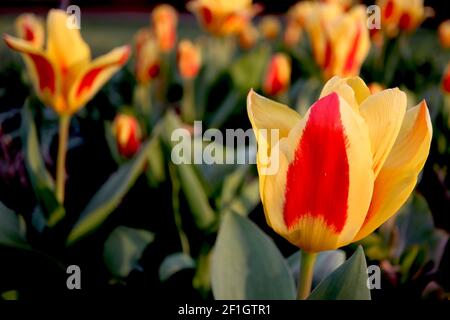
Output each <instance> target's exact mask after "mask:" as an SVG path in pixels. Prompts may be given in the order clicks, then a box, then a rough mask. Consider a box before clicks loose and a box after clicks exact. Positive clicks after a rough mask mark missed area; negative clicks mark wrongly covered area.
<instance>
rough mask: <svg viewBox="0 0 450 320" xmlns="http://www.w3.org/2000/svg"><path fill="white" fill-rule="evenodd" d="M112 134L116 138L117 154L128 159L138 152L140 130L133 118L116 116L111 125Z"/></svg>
mask: <svg viewBox="0 0 450 320" xmlns="http://www.w3.org/2000/svg"><path fill="white" fill-rule="evenodd" d="M113 133H114V135H115V137H116V142H117V148H118V151H119V153H120V154H121V155H122V156H124V157H126V158H130V157H132V156H133V155H135V154H136V152H138V151H139V147H140V146H141V140H142V137H141V130H140V127H139V123H138V121H137V120H136V118H135V117H133V116H131V115H127V114H118V115H117V116H116V117H115V119H114V123H113Z"/></svg>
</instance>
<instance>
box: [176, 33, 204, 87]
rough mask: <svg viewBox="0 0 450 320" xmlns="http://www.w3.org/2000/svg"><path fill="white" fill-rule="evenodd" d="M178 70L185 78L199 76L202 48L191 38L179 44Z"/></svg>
mask: <svg viewBox="0 0 450 320" xmlns="http://www.w3.org/2000/svg"><path fill="white" fill-rule="evenodd" d="M177 61H178V70H179V71H180V74H181V76H182V77H183V78H184V79H192V78H194V77H195V76H197V74H198V71H199V70H200V67H201V64H202V55H201V50H200V48H199V47H198V46H196V45H194V44H193V43H192V42H191V41H189V40H182V41H181V42H180V43H179V44H178V52H177Z"/></svg>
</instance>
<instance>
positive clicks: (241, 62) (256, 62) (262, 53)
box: [230, 46, 270, 94]
mask: <svg viewBox="0 0 450 320" xmlns="http://www.w3.org/2000/svg"><path fill="white" fill-rule="evenodd" d="M269 56H270V48H269V47H268V46H261V47H259V48H257V49H255V50H253V51H251V52H249V53H248V54H245V55H243V56H242V57H241V58H239V59H238V60H237V61H236V62H234V63H233V65H232V66H231V67H230V74H231V78H232V79H233V82H234V84H235V86H236V87H237V88H238V89H239V90H240V91H241V92H242V93H244V94H247V93H248V91H249V90H250V89H251V88H255V89H256V88H259V87H261V83H262V79H263V78H264V72H265V71H266V66H267V62H268V60H269Z"/></svg>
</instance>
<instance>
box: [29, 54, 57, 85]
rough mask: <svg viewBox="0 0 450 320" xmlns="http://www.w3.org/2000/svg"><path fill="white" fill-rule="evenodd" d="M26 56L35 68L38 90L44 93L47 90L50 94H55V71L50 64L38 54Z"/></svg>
mask: <svg viewBox="0 0 450 320" xmlns="http://www.w3.org/2000/svg"><path fill="white" fill-rule="evenodd" d="M27 56H28V57H29V58H30V59H31V61H32V62H33V65H34V67H35V68H36V73H37V76H38V81H39V90H40V91H44V90H45V89H48V90H50V92H51V93H52V94H55V71H54V70H53V67H52V65H51V64H50V62H49V61H48V60H47V59H45V58H44V57H42V56H40V55H38V54H34V53H29V54H27Z"/></svg>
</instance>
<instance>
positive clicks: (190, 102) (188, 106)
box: [181, 79, 195, 124]
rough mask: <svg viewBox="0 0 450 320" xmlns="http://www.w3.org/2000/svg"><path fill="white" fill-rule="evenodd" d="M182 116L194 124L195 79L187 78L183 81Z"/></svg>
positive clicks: (185, 120)
mask: <svg viewBox="0 0 450 320" xmlns="http://www.w3.org/2000/svg"><path fill="white" fill-rule="evenodd" d="M181 117H182V119H183V121H184V122H185V123H188V124H192V123H193V122H194V120H195V88H194V80H193V79H185V80H184V83H183V99H182V100H181Z"/></svg>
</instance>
